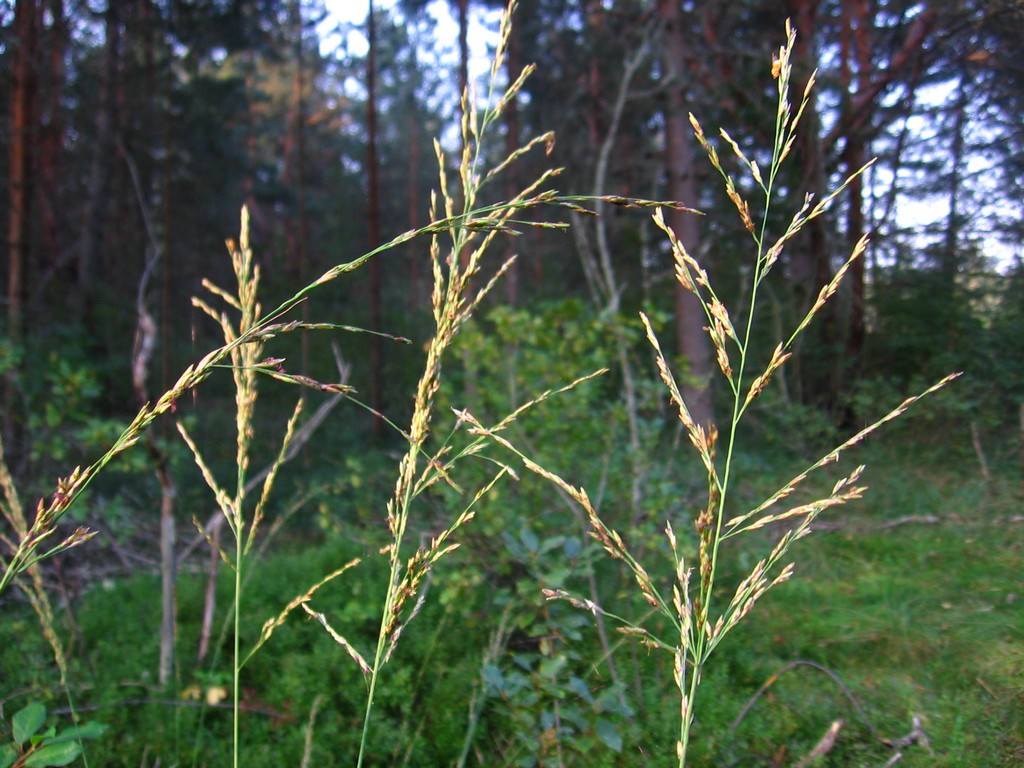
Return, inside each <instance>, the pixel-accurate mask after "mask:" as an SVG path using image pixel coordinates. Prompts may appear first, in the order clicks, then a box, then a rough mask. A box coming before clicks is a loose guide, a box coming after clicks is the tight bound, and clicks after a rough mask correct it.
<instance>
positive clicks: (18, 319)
mask: <svg viewBox="0 0 1024 768" xmlns="http://www.w3.org/2000/svg"><path fill="white" fill-rule="evenodd" d="M14 35H15V40H14V65H13V73H12V75H13V77H12V83H11V105H10V109H11V113H10V114H11V123H10V125H11V128H10V131H11V135H10V149H9V158H8V161H9V167H8V178H7V196H8V197H7V200H8V209H7V259H8V261H7V338H8V340H9V342H10V343H11V344H12V345H14V346H17V345H19V344H20V343H21V339H22V333H23V330H24V328H23V325H24V297H25V283H26V279H27V271H28V261H29V240H30V236H31V234H30V233H31V212H32V211H31V208H32V155H33V143H32V137H33V134H34V127H35V125H36V122H37V120H36V110H37V104H38V87H39V80H38V77H37V71H36V55H37V53H38V40H39V7H38V5H37V0H17V2H16V3H15V7H14ZM17 386H18V385H17V381H16V372H15V371H13V370H11V371H8V373H7V377H6V381H5V382H4V425H3V427H4V434H5V439H6V441H7V444H8V446H9V450H11V451H12V454H14V455H17V453H18V452H17V442H18V441H17V440H16V435H15V430H16V429H17V426H16V425H17V422H16V419H15V411H16V408H15V400H16V398H17Z"/></svg>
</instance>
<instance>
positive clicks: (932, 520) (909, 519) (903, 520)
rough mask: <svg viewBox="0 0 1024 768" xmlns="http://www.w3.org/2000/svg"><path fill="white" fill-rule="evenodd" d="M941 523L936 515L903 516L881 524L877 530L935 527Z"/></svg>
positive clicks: (940, 519)
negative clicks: (914, 525)
mask: <svg viewBox="0 0 1024 768" xmlns="http://www.w3.org/2000/svg"><path fill="white" fill-rule="evenodd" d="M941 522H942V518H941V517H939V516H938V515H904V516H903V517H897V518H896V519H895V520H889V521H887V522H884V523H881V524H880V525H879V526H878V528H879V530H885V529H886V528H898V527H899V526H901V525H912V524H919V525H935V524H936V523H941Z"/></svg>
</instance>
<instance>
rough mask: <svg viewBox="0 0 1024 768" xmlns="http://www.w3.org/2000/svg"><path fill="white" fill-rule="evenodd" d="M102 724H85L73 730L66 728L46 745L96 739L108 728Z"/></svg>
mask: <svg viewBox="0 0 1024 768" xmlns="http://www.w3.org/2000/svg"><path fill="white" fill-rule="evenodd" d="M109 727H110V726H109V725H104V724H103V723H85V724H84V725H78V726H75V727H74V728H68V729H67V730H64V731H61V732H60V733H59V734H57V735H56V736H54V737H53V738H52V739H49V740H48V741H47V742H46V743H47V744H63V743H64V742H65V741H78V740H80V739H98V738H99V737H100V736H102V735H103V734H104V732H105V731H106V730H107V729H108V728H109Z"/></svg>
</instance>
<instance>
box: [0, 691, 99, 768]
mask: <svg viewBox="0 0 1024 768" xmlns="http://www.w3.org/2000/svg"><path fill="white" fill-rule="evenodd" d="M45 724H46V707H45V706H43V704H41V703H40V702H38V701H33V702H30V703H28V704H26V705H25V706H24V707H23V708H22V709H20V710H18V711H17V712H15V713H14V716H13V717H11V741H10V742H9V743H7V744H4V745H3V746H2V747H0V768H32V766H36V768H48V767H49V766H61V765H71V763H73V762H75V760H77V759H78V757H79V756H80V755H81V754H82V740H83V739H98V738H99V737H100V736H102V735H103V733H104V732H105V731H106V730H107V726H105V725H102V724H100V723H95V722H88V723H85V724H83V725H76V726H73V727H71V728H65V729H63V730H60V731H58V730H57V728H56V726H50V727H49V728H47V729H46V730H43V726H44V725H45Z"/></svg>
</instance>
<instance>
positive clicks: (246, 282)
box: [177, 210, 303, 768]
mask: <svg viewBox="0 0 1024 768" xmlns="http://www.w3.org/2000/svg"><path fill="white" fill-rule="evenodd" d="M228 249H229V251H230V253H231V263H232V267H233V268H234V273H235V279H236V281H237V283H238V289H237V293H236V295H231V294H229V293H228V292H227V291H225V290H223V289H220V288H218V287H217V286H215V285H213V284H212V283H209V282H206V283H204V284H205V286H206V288H207V289H208V290H209V291H210V292H211V293H212V294H213V295H214V296H217V297H219V298H221V299H222V300H224V302H225V303H227V304H228V305H229V306H230V307H231V308H233V309H234V310H235V311H236V312H237V313H238V315H239V317H238V321H237V325H236V324H234V323H232V321H231V319H230V317H229V316H228V314H227V312H226V311H220V312H218V311H217V310H215V309H214V308H213V307H212V306H211V305H210V304H209V303H207V302H206V301H205V300H203V299H199V298H195V299H193V300H192V303H193V304H194V305H195V306H197V307H198V308H199V309H201V310H202V311H203V312H205V313H206V314H207V315H209V316H210V317H212V318H213V319H214V320H215V321H216V322H217V323H218V324H219V325H220V328H221V332H222V333H223V335H224V342H225V345H226V346H228V347H230V353H229V354H230V362H231V373H232V377H233V379H234V384H235V488H234V492H233V493H228V492H227V491H226V490H225V489H224V487H223V486H222V485H221V484H220V483H219V482H218V480H217V479H216V478H215V477H214V474H213V472H212V471H211V469H210V467H209V465H208V464H207V462H206V461H205V460H204V459H203V455H202V453H201V452H200V450H199V448H198V447H197V446H196V444H195V441H193V439H192V437H191V436H190V435H189V433H188V430H187V429H186V428H185V427H184V426H183V425H182V424H180V423H179V424H178V425H177V426H178V431H179V432H180V433H181V436H182V439H184V441H185V443H186V444H187V445H188V447H189V449H190V450H191V451H192V455H193V457H194V458H195V461H196V464H197V466H198V467H199V469H200V471H201V473H202V475H203V479H204V480H205V481H206V483H207V485H208V486H209V487H210V490H211V491H213V495H214V498H215V499H216V501H217V506H218V507H219V508H220V511H221V513H222V514H223V515H224V518H225V520H226V522H227V525H228V528H229V529H230V530H231V534H232V536H233V537H234V552H233V553H231V555H230V556H229V554H228V553H226V552H225V551H224V550H222V549H221V548H220V547H219V546H218V544H217V543H216V542H215V541H214V540H213V539H212V538H211V537H209V536H207V540H208V542H209V544H210V546H212V547H214V548H215V549H216V550H217V551H218V552H219V553H220V555H221V557H222V559H223V560H224V562H225V563H227V564H228V565H229V566H230V567H231V569H232V570H233V571H234V597H233V599H234V605H233V616H234V618H233V621H234V627H233V649H234V654H233V656H232V707H233V720H234V722H233V728H232V731H233V733H232V764H233V765H234V766H236V768H237V766H238V764H239V692H240V690H241V686H240V675H241V670H242V664H243V660H242V656H241V649H240V647H239V646H240V637H241V626H240V621H241V616H242V574H243V569H244V567H245V558H246V555H247V554H248V553H249V551H250V549H251V548H252V546H253V543H254V542H255V540H256V534H257V531H258V530H259V525H260V522H261V521H262V519H263V516H264V510H265V508H266V504H267V500H268V499H269V497H270V491H271V489H272V488H273V485H274V480H275V479H276V477H277V473H278V470H279V469H280V467H281V465H282V464H283V463H284V461H285V457H286V455H287V452H288V448H289V445H290V443H291V441H292V438H293V437H294V435H295V430H296V425H297V424H298V420H299V416H300V414H301V413H302V402H303V401H302V399H301V398H300V399H299V400H298V401H297V403H296V405H295V409H294V411H293V413H292V416H291V418H290V419H289V420H288V425H287V427H286V429H285V434H284V438H283V440H282V441H281V449H280V451H279V453H278V455H277V459H276V460H275V461H274V462H273V463H272V464H271V466H270V471H269V472H268V473H267V476H266V478H265V479H264V481H263V488H262V492H261V493H260V496H259V500H258V501H257V503H256V505H255V507H254V509H253V512H252V517H251V519H247V518H246V509H245V508H246V500H247V489H246V486H247V482H246V479H247V473H248V470H249V463H250V454H251V448H252V439H253V436H254V431H255V430H254V417H255V408H256V399H257V396H258V387H257V375H258V373H259V371H260V370H261V366H263V367H266V365H267V364H268V363H267V361H264V360H262V355H263V339H261V338H256V339H253V340H252V341H250V342H249V343H246V344H241V345H236V344H234V342H236V341H237V339H239V338H240V337H243V336H244V335H245V334H247V333H249V332H250V331H251V330H252V329H253V328H255V327H256V326H257V325H258V324H259V322H260V315H261V312H262V308H261V306H260V304H259V301H258V299H257V294H258V290H259V283H260V270H259V267H258V266H256V265H255V264H254V263H253V252H252V249H251V248H250V245H249V216H248V212H247V211H246V210H243V211H242V224H241V236H240V238H239V243H238V245H235V243H233V242H229V243H228ZM195 523H196V527H197V528H198V529H199V530H200V531H201V532H203V533H204V535H205V529H204V528H203V526H202V524H201V523H200V522H199V521H198V520H196V521H195Z"/></svg>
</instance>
